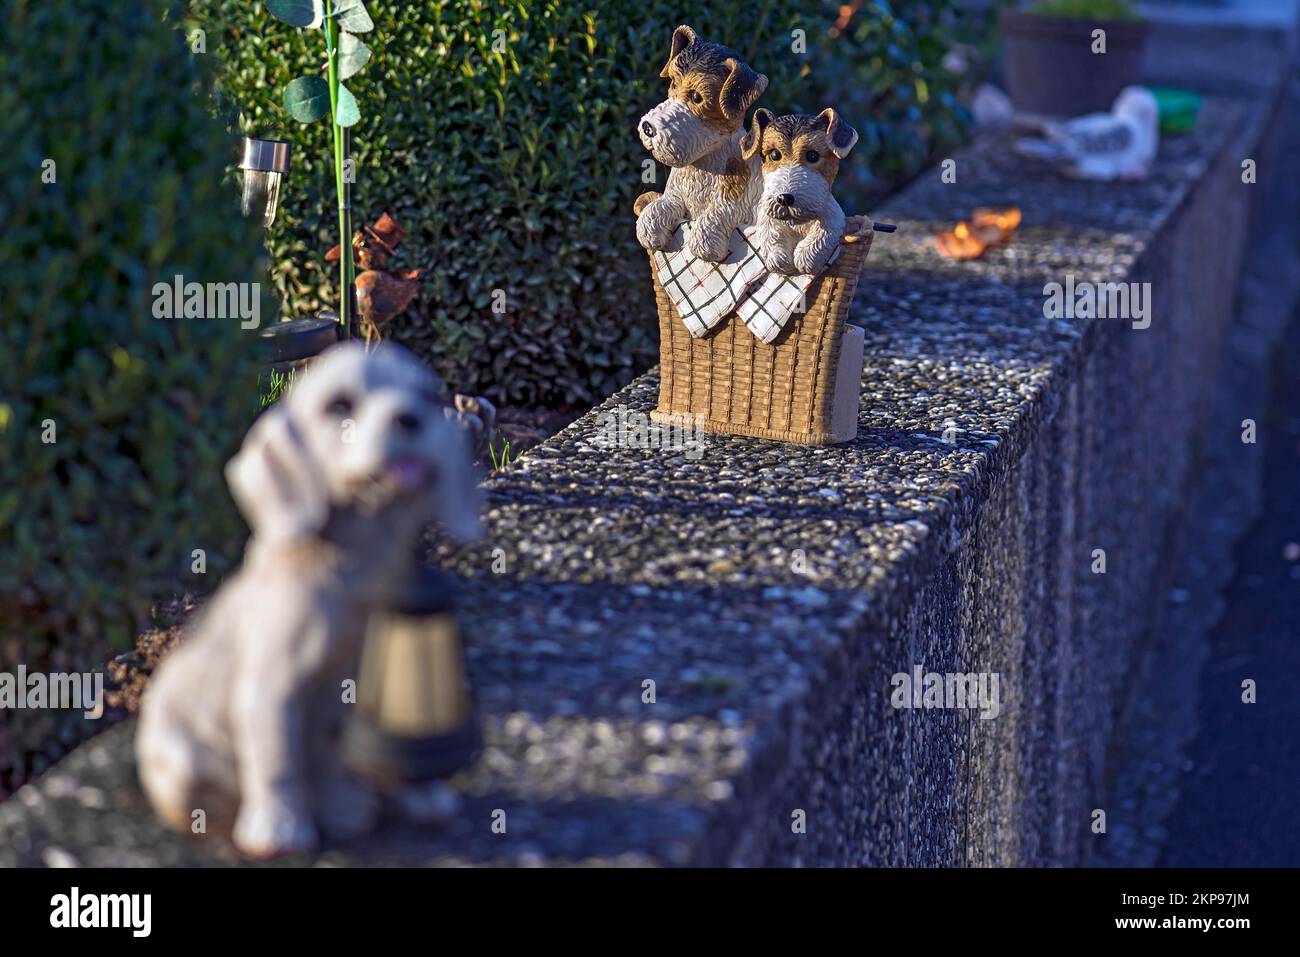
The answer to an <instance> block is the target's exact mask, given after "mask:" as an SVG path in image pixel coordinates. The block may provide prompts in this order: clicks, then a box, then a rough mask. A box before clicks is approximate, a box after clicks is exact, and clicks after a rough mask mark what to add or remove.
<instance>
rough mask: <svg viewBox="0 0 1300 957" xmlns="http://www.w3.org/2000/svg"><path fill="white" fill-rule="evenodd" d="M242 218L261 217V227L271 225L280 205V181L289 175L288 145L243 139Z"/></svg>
mask: <svg viewBox="0 0 1300 957" xmlns="http://www.w3.org/2000/svg"><path fill="white" fill-rule="evenodd" d="M239 168H240V169H242V170H243V171H244V201H243V210H244V215H245V216H255V215H259V214H260V215H261V216H262V225H264V226H270V225H271V223H273V222H275V210H276V207H277V206H278V205H279V202H280V179H281V177H283V176H284V175H285V174H287V173H288V172H289V144H288V143H286V142H284V141H283V140H255V139H250V138H249V137H244V158H243V159H242V160H241V161H240V163H239Z"/></svg>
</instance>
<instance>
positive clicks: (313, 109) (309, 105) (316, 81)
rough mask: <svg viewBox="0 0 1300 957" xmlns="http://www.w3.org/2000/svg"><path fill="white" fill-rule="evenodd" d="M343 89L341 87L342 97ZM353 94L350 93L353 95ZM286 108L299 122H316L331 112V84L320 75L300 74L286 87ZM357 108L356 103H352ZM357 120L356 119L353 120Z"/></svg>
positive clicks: (340, 93) (340, 94)
mask: <svg viewBox="0 0 1300 957" xmlns="http://www.w3.org/2000/svg"><path fill="white" fill-rule="evenodd" d="M342 94H343V90H342V88H340V89H339V96H340V99H341V98H342ZM351 95H352V94H350V93H349V94H348V96H349V97H351ZM284 108H285V109H286V110H288V111H289V115H290V116H292V117H293V118H294V119H295V120H297V121H298V122H299V123H314V122H316V121H317V120H319V119H321V118H322V117H326V116H329V112H330V85H329V84H328V83H326V82H325V79H324V78H323V77H319V76H300V77H298V79H296V80H293V81H292V82H290V84H289V85H288V86H287V87H285V90H284ZM352 108H353V110H355V109H356V103H355V102H354V103H353V105H352ZM353 122H355V121H353Z"/></svg>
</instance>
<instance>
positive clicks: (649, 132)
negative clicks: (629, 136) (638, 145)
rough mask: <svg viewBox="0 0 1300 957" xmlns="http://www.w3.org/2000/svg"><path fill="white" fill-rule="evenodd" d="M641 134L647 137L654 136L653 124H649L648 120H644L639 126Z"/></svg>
mask: <svg viewBox="0 0 1300 957" xmlns="http://www.w3.org/2000/svg"><path fill="white" fill-rule="evenodd" d="M641 132H642V133H644V134H645V135H646V136H647V137H653V136H654V135H655V128H654V124H653V123H651V122H650V121H649V120H646V121H645V122H644V123H642V124H641Z"/></svg>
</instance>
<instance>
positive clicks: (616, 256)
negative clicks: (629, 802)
mask: <svg viewBox="0 0 1300 957" xmlns="http://www.w3.org/2000/svg"><path fill="white" fill-rule="evenodd" d="M367 7H368V9H369V10H370V13H371V15H372V17H373V19H374V21H375V30H374V32H373V33H369V34H367V35H366V37H365V40H366V42H367V43H368V44H369V45H370V46H371V47H372V48H373V49H374V58H373V59H372V60H371V61H370V63H369V64H368V65H367V66H366V68H365V70H363V71H362V72H361V73H360V74H358V75H357V76H355V77H353V78H352V79H351V80H349V81H348V83H349V87H350V88H351V89H352V90H353V92H354V93H355V94H356V95H357V97H358V100H359V102H360V105H361V114H362V119H361V122H360V123H359V124H358V125H357V126H356V127H355V128H354V131H353V135H354V141H353V142H354V155H355V156H356V158H357V184H356V187H355V190H354V196H353V206H354V218H355V219H358V220H360V219H361V218H364V217H370V218H373V217H374V216H377V215H378V214H379V212H380V211H382V209H384V208H385V207H388V208H390V209H391V210H392V211H393V213H394V214H395V215H396V216H397V218H398V220H399V221H400V222H401V223H402V224H403V225H404V226H405V227H406V228H407V229H408V230H409V233H408V236H407V239H406V243H405V247H404V250H403V252H404V257H403V258H404V260H405V263H406V264H407V265H409V266H424V265H430V266H432V276H431V279H430V281H429V282H428V283H427V284H426V286H425V287H424V288H423V289H422V291H421V293H420V295H419V296H418V298H417V300H416V304H415V306H414V307H413V308H412V309H411V310H410V312H409V313H408V314H407V315H406V316H405V317H403V318H402V319H400V320H398V321H397V322H396V323H395V324H394V328H393V329H392V330H391V332H392V333H393V334H395V336H396V337H397V338H398V339H400V340H402V341H405V342H406V343H407V344H408V345H411V346H412V347H414V348H416V349H417V350H419V351H421V352H422V353H423V354H425V355H426V356H428V357H429V358H430V359H431V360H432V361H433V362H434V363H435V364H436V365H437V366H438V367H439V371H440V372H442V374H443V375H444V376H445V377H446V378H447V379H448V380H449V381H451V382H453V383H454V384H455V385H456V387H457V388H459V389H462V390H473V391H477V392H482V393H485V394H487V395H489V396H491V397H492V398H494V399H497V400H506V401H523V402H529V403H538V402H548V403H549V402H564V401H568V402H579V403H590V402H592V401H595V400H598V399H600V398H603V397H604V396H605V395H607V394H608V393H609V392H611V391H613V390H614V389H615V388H616V387H618V386H619V385H621V384H623V383H624V382H625V381H627V380H628V379H629V378H630V377H631V376H632V375H633V374H634V372H635V371H637V370H639V369H640V368H644V367H645V366H646V365H648V364H650V363H651V362H652V361H653V359H654V354H655V341H656V333H655V330H654V324H653V301H652V297H651V295H650V291H649V283H648V280H647V265H646V262H645V259H644V256H643V254H642V253H641V252H640V248H639V247H638V246H637V244H636V240H635V237H634V231H633V223H632V218H631V211H630V210H631V203H632V200H633V198H634V197H635V196H636V195H637V194H638V193H639V192H641V191H642V190H643V189H646V188H649V187H648V186H647V185H646V184H644V183H642V181H641V174H642V162H643V160H645V159H646V158H647V154H646V153H645V151H644V150H643V149H642V147H641V145H640V143H639V141H638V139H637V137H636V133H635V121H636V119H637V117H639V116H640V114H641V113H642V112H644V111H645V110H646V109H647V108H649V107H650V106H652V105H653V104H654V103H656V102H657V101H658V100H659V99H661V98H662V96H663V81H662V80H660V79H659V76H658V74H659V70H660V68H661V67H662V66H663V61H664V59H665V57H666V53H667V47H668V42H669V38H670V36H671V33H672V30H673V27H674V26H676V25H677V24H678V23H679V22H682V21H683V20H685V21H686V22H689V23H690V24H691V25H692V26H694V27H695V28H696V29H697V30H699V31H700V33H701V35H702V36H704V37H706V38H708V39H712V40H716V41H719V42H724V43H726V44H728V45H729V46H732V47H733V48H735V49H737V50H738V51H739V52H741V53H742V54H743V55H745V56H746V57H747V58H748V59H749V61H750V62H751V64H752V65H754V66H755V67H756V68H758V69H759V70H761V71H763V72H765V73H766V74H767V75H768V76H769V78H770V79H771V85H770V86H769V88H768V92H767V93H766V94H764V96H763V99H762V101H761V102H762V104H763V105H764V106H767V107H769V108H771V109H774V110H778V111H783V110H789V109H792V108H802V109H810V110H816V109H820V108H822V107H824V106H827V105H835V106H837V107H840V108H841V109H842V110H843V112H844V113H845V115H846V116H847V117H848V119H849V120H850V122H852V123H853V124H854V125H855V126H857V127H858V129H859V131H860V132H861V133H862V136H863V139H862V145H861V146H860V147H859V149H858V153H857V155H856V156H854V157H853V158H852V161H851V163H849V164H847V166H846V172H847V173H848V175H847V177H846V188H848V189H850V190H851V189H852V187H854V186H855V185H856V186H857V187H858V192H857V201H858V202H859V203H864V202H866V199H867V197H868V194H870V193H872V192H874V193H877V194H878V192H879V190H880V188H881V187H882V186H887V185H888V184H889V183H891V182H894V181H896V180H898V179H899V178H901V177H904V176H907V175H909V174H910V173H912V172H914V171H915V170H916V169H918V168H919V167H920V166H921V165H922V164H923V163H924V162H925V161H926V160H927V159H928V158H929V157H930V156H931V155H932V154H933V153H934V151H935V150H936V149H941V148H944V146H945V144H947V143H948V142H951V141H952V140H953V139H955V138H957V137H959V136H960V135H961V122H960V115H959V109H958V108H957V107H956V104H955V100H954V99H953V97H952V95H951V91H952V89H953V81H952V78H951V77H948V76H947V75H946V74H945V73H944V71H943V70H942V67H941V66H940V62H939V61H940V58H941V56H942V51H943V50H944V49H945V48H946V47H947V39H948V31H949V30H950V29H951V23H950V21H951V20H952V17H953V4H952V0H933V2H927V3H911V4H906V3H905V4H903V5H902V6H901V8H899V9H898V11H897V12H895V10H894V9H893V8H891V7H890V5H888V4H886V3H867V4H864V5H863V6H862V7H861V9H860V10H859V11H858V13H857V15H856V16H855V17H854V18H853V21H852V23H850V24H849V26H848V28H847V29H846V30H844V31H843V32H842V33H841V35H840V36H838V37H834V38H832V37H830V36H829V35H828V27H829V26H830V25H831V24H832V23H833V21H834V19H835V17H836V16H837V12H838V10H839V5H838V4H834V3H812V4H807V3H802V4H801V3H797V2H792V0H757V2H756V0H723V2H718V3H712V4H701V5H700V9H699V10H698V11H692V12H690V13H689V14H684V13H683V12H682V8H681V7H680V6H679V5H676V4H665V3H659V2H653V0H634V2H627V0H601V2H598V3H597V2H588V3H574V2H572V0H567V2H566V0H536V2H518V0H517V2H501V3H482V2H476V0H454V2H429V3H409V4H408V3H402V4H398V3H386V2H381V0H368V3H367ZM190 13H191V16H192V18H193V20H194V22H195V23H196V24H198V25H200V26H202V27H203V28H204V29H205V30H206V31H207V34H208V43H209V50H210V51H212V52H213V53H214V54H216V55H217V56H219V57H220V58H221V59H222V61H223V63H224V65H225V70H224V74H223V88H224V91H225V92H226V93H227V94H228V95H229V96H230V97H231V98H232V99H233V100H235V101H237V102H238V103H240V104H241V106H242V107H243V109H244V122H245V125H246V127H247V128H248V129H250V130H252V131H255V132H257V133H260V134H262V135H272V134H273V135H281V136H285V137H287V138H289V139H290V140H291V141H292V142H293V144H294V158H293V170H292V173H291V175H290V177H289V180H288V182H287V184H286V189H285V191H284V194H283V196H282V201H281V210H282V212H281V214H280V218H279V219H278V220H277V223H276V225H275V227H274V228H273V230H272V233H271V237H270V251H271V254H272V258H273V260H274V262H275V264H276V265H275V271H276V278H277V283H278V284H279V286H280V288H281V290H282V292H283V294H284V298H285V303H286V307H287V309H288V311H289V313H290V314H292V315H311V314H314V313H315V311H316V310H317V309H319V308H321V307H322V306H325V305H328V304H329V303H331V302H333V300H334V298H335V297H336V295H337V292H336V285H335V279H334V276H333V274H332V272H331V271H329V270H327V269H325V268H324V263H323V261H322V255H323V253H324V252H325V250H326V249H327V248H328V247H329V246H331V245H333V243H334V242H335V241H336V236H335V225H334V224H335V214H334V210H333V202H332V199H331V197H332V188H333V187H332V173H331V168H332V167H331V157H332V154H331V147H330V140H329V127H328V125H327V124H313V125H311V126H305V127H304V126H299V125H298V124H296V123H294V122H293V121H292V120H290V119H289V118H288V116H287V115H286V113H285V112H284V108H283V105H282V103H281V91H282V90H283V89H284V86H285V84H286V83H287V82H288V81H289V80H290V79H292V78H293V77H295V76H298V75H299V74H301V73H303V72H304V71H306V70H307V69H309V68H310V67H311V66H313V65H315V64H319V63H321V62H323V55H322V53H321V48H320V43H321V39H320V34H319V31H301V30H293V29H290V28H288V27H285V26H284V25H283V24H281V23H279V22H278V21H276V20H275V19H274V18H272V17H271V16H269V15H268V14H267V13H266V12H265V9H264V5H263V4H261V3H253V2H249V0H191V4H190ZM909 23H910V24H916V25H918V26H917V28H913V27H912V26H909V25H908V24H909ZM795 30H803V31H804V36H805V41H804V42H805V47H806V50H805V52H796V51H795V49H794V48H795V46H796V40H797V38H796V36H795V35H794V34H793V31H795ZM497 31H500V32H499V33H498V32H497ZM499 38H501V39H504V44H501V43H497V44H496V46H495V48H494V41H495V40H497V39H499ZM855 167H856V169H855ZM869 168H874V169H875V170H876V171H877V172H878V173H879V174H880V175H879V176H878V177H877V178H875V179H872V178H870V177H868V176H867V175H866V172H865V171H866V170H867V169H869ZM658 172H659V181H658V182H659V185H660V186H662V183H663V178H664V176H665V175H666V170H662V169H661V170H659V171H658ZM848 205H853V202H852V201H850V202H849V203H848ZM494 290H501V291H502V292H503V293H504V295H505V302H506V310H505V314H504V315H502V314H498V313H496V312H494V311H493V309H492V305H493V291H494ZM498 299H499V297H498Z"/></svg>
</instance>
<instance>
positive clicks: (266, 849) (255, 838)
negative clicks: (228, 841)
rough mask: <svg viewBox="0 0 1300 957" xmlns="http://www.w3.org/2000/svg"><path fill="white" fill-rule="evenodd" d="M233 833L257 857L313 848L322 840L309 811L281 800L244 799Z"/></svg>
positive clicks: (248, 853)
mask: <svg viewBox="0 0 1300 957" xmlns="http://www.w3.org/2000/svg"><path fill="white" fill-rule="evenodd" d="M233 836H234V840H235V846H236V847H238V848H239V850H240V852H241V853H243V854H245V855H246V856H248V857H254V858H268V857H279V856H281V855H283V854H297V853H301V852H304V851H311V850H314V849H315V848H316V845H317V843H318V840H319V839H318V837H317V834H316V825H315V824H313V823H312V820H311V817H310V815H308V814H305V813H303V812H302V811H300V810H298V809H296V808H293V807H290V806H289V805H288V804H285V803H283V802H280V801H272V802H268V803H257V804H250V803H248V802H245V803H244V805H243V806H242V807H241V808H240V809H239V817H238V818H237V819H236V820H235V831H234V835H233Z"/></svg>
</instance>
